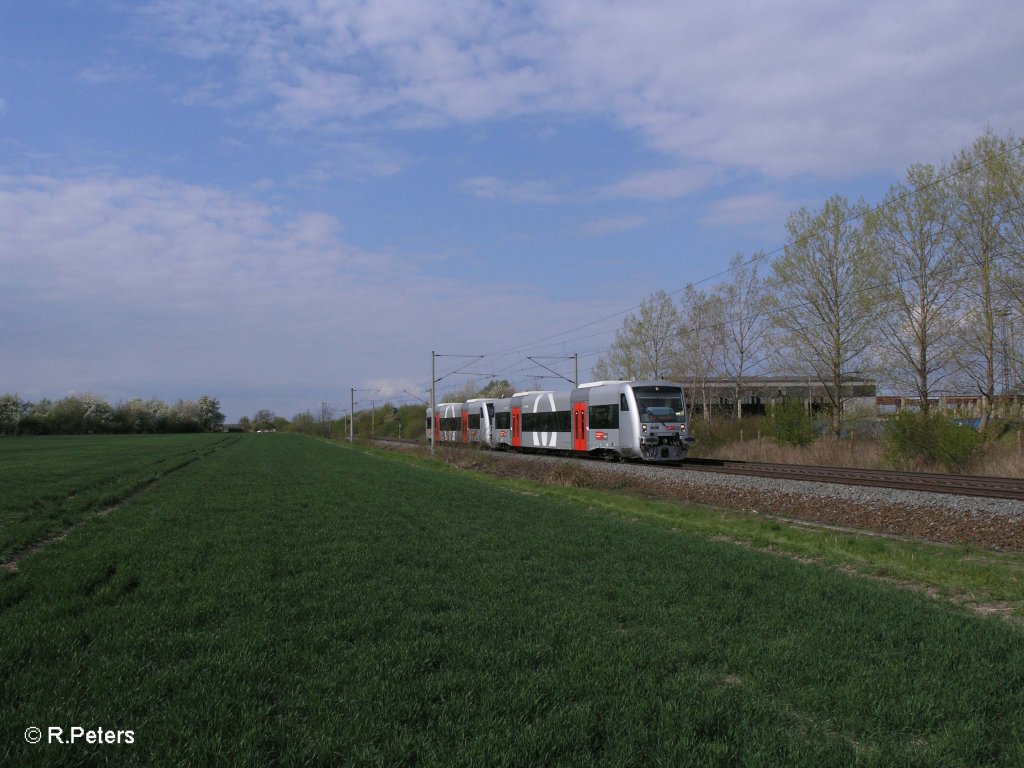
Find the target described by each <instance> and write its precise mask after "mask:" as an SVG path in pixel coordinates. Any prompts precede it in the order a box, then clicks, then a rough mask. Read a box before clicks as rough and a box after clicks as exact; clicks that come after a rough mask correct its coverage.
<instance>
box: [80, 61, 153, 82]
mask: <svg viewBox="0 0 1024 768" xmlns="http://www.w3.org/2000/svg"><path fill="white" fill-rule="evenodd" d="M145 77H146V76H145V75H144V74H143V73H142V72H140V71H139V70H137V69H134V68H129V67H118V66H115V65H112V64H99V65H97V66H95V67H88V68H86V69H83V70H82V71H81V72H79V73H78V80H80V81H81V82H83V83H88V84H89V85H106V84H107V83H127V82H134V81H139V80H143V79H145Z"/></svg>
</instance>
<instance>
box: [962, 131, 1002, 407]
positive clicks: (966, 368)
mask: <svg viewBox="0 0 1024 768" xmlns="http://www.w3.org/2000/svg"><path fill="white" fill-rule="evenodd" d="M1010 154H1011V145H1010V144H1009V143H1008V142H1007V140H1005V139H1001V138H999V137H997V136H996V135H995V134H993V133H992V132H991V131H987V132H986V133H984V134H983V135H982V136H980V137H978V139H977V140H975V142H974V144H972V145H971V146H970V147H969V148H967V149H964V150H963V151H961V152H960V154H958V155H957V156H956V158H955V159H954V160H953V163H952V170H953V171H954V173H955V175H953V176H952V178H951V180H950V190H951V192H952V194H953V195H954V197H955V201H956V233H955V239H956V245H957V247H958V249H959V250H960V254H961V256H962V258H963V259H964V262H965V264H966V267H967V280H965V281H964V287H963V291H964V297H965V300H966V301H965V312H964V314H963V317H962V318H961V321H960V323H959V324H958V341H959V357H960V365H961V369H962V371H963V372H964V374H965V375H966V376H967V378H968V379H969V380H970V381H971V382H972V383H973V385H974V387H975V388H976V389H977V391H978V393H979V395H980V396H981V426H982V427H985V426H986V425H987V424H988V422H989V419H990V418H991V416H992V401H993V399H994V397H995V392H996V367H997V355H998V345H999V341H998V332H999V327H998V326H999V318H1000V315H1001V314H1003V313H1004V312H1005V309H1006V307H1005V302H1006V293H1005V290H1003V289H1005V287H1006V286H1007V285H1008V283H1009V280H1008V277H1009V269H1008V267H1009V262H1008V257H1009V256H1010V249H1009V247H1008V238H1007V232H1008V230H1009V229H1010V228H1011V227H1012V222H1011V221H1010V218H1009V213H1008V209H1009V207H1010V205H1009V202H1008V201H1007V199H1006V194H1007V186H1006V179H1007V178H1008V177H1009V176H1010V170H1009V166H1010V162H1009V157H1010Z"/></svg>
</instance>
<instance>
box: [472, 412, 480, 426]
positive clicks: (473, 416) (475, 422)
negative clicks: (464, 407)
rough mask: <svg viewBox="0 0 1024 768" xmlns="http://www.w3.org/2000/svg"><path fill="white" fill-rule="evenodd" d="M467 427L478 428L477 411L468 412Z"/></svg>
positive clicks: (478, 416)
mask: <svg viewBox="0 0 1024 768" xmlns="http://www.w3.org/2000/svg"><path fill="white" fill-rule="evenodd" d="M469 428H470V429H480V414H479V413H471V414H469Z"/></svg>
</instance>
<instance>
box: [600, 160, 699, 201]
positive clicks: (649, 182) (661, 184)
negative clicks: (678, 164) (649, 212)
mask: <svg viewBox="0 0 1024 768" xmlns="http://www.w3.org/2000/svg"><path fill="white" fill-rule="evenodd" d="M715 176H716V174H715V172H714V171H713V170H712V169H710V168H702V167H695V168H670V169H667V170H661V171H645V172H643V173H635V174H632V175H631V176H627V177H626V178H624V179H622V180H620V181H618V182H616V183H615V184H612V185H611V186H608V187H606V188H605V189H604V190H602V195H604V196H605V197H624V198H629V199H635V200H671V199H674V198H677V197H685V196H686V195H690V194H693V193H694V192H698V191H700V190H701V189H704V188H705V187H707V186H708V185H709V184H711V183H713V182H714V180H715Z"/></svg>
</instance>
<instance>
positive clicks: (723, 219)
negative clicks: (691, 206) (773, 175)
mask: <svg viewBox="0 0 1024 768" xmlns="http://www.w3.org/2000/svg"><path fill="white" fill-rule="evenodd" d="M801 205H802V204H801V203H798V202H795V201H792V200H787V199H786V198H785V196H783V195H781V194H779V193H778V192H753V193H750V194H745V195H735V196H733V197H727V198H723V199H721V200H716V201H715V202H713V203H712V204H711V205H709V206H708V211H707V213H706V214H705V215H704V217H703V218H702V222H703V223H704V224H707V225H710V226H715V227H772V228H777V227H778V226H779V225H780V224H781V223H782V222H785V220H786V217H787V216H788V215H789V214H790V213H791V212H793V211H795V210H797V209H799V208H800V207H801Z"/></svg>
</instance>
